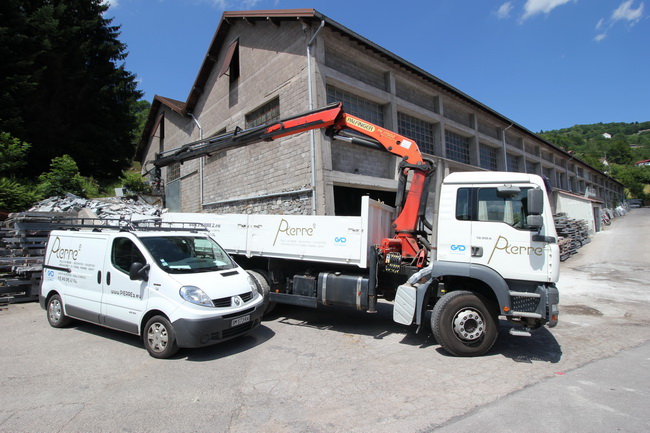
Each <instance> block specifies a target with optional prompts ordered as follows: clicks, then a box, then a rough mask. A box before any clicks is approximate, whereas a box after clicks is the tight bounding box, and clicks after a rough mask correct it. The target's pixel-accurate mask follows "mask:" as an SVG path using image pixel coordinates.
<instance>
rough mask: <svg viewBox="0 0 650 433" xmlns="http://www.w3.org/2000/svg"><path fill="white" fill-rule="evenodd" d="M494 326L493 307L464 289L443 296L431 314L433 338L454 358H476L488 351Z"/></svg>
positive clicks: (495, 336) (492, 338) (495, 333)
mask: <svg viewBox="0 0 650 433" xmlns="http://www.w3.org/2000/svg"><path fill="white" fill-rule="evenodd" d="M497 323H498V317H497V312H496V310H495V308H494V306H493V304H492V303H491V302H490V301H488V300H487V299H486V298H484V297H483V296H481V295H478V294H476V293H472V292H469V291H466V290H458V291H454V292H450V293H448V294H446V295H445V296H443V297H442V298H441V299H440V300H439V301H438V302H437V303H436V305H435V307H434V308H433V313H432V314H431V330H432V331H433V336H434V337H435V338H436V340H437V341H438V344H440V345H441V346H442V348H443V349H445V350H446V351H447V352H449V353H450V354H452V355H455V356H480V355H483V354H484V353H485V352H487V351H488V350H490V348H491V347H492V345H493V344H494V342H495V341H496V339H497Z"/></svg>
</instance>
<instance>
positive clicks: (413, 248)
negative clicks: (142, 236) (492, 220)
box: [152, 102, 434, 267]
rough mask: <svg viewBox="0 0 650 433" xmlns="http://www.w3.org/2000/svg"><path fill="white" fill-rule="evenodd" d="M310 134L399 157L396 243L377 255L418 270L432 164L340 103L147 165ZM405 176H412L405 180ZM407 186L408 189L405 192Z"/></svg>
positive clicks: (161, 155) (202, 143) (386, 244)
mask: <svg viewBox="0 0 650 433" xmlns="http://www.w3.org/2000/svg"><path fill="white" fill-rule="evenodd" d="M314 129H324V130H325V133H326V134H327V135H328V136H330V137H332V138H334V139H337V140H343V141H347V142H350V143H353V144H357V145H361V146H365V147H370V148H373V149H380V150H384V151H386V152H389V153H391V154H393V155H396V156H399V157H401V158H402V161H401V162H400V166H399V169H400V179H399V188H398V191H397V200H396V207H397V214H398V215H397V218H396V219H395V220H394V221H393V228H394V230H395V238H391V239H385V240H384V242H383V243H382V245H381V246H380V250H381V251H382V252H383V253H384V254H385V255H386V257H387V260H388V259H389V257H391V255H399V256H400V259H401V260H404V259H407V260H409V261H415V262H416V264H417V265H418V266H420V267H421V266H422V265H423V264H424V263H425V261H426V256H427V251H428V249H429V248H428V243H427V242H426V239H425V238H424V237H423V235H424V234H425V228H429V229H430V228H431V225H430V224H429V223H428V222H427V221H426V218H425V211H426V199H427V194H428V187H429V181H430V178H431V175H432V174H433V172H434V165H433V163H432V162H431V161H426V160H425V159H424V158H423V157H422V154H421V153H420V149H419V148H418V146H417V143H416V142H415V141H414V140H411V139H409V138H407V137H404V136H402V135H400V134H397V133H395V132H393V131H390V130H387V129H385V128H382V127H380V126H378V125H375V124H372V123H370V122H367V121H365V120H363V119H361V118H359V117H356V116H353V115H351V114H348V113H346V112H345V111H344V109H343V104H342V103H340V102H337V103H335V104H331V105H328V106H326V107H323V108H320V109H316V110H313V111H309V112H307V113H303V114H299V115H296V116H293V117H290V118H287V119H283V120H279V121H277V122H273V123H270V124H266V125H261V126H257V127H254V128H250V129H247V130H242V129H239V128H237V129H236V130H235V131H233V132H230V133H226V134H222V135H218V136H215V137H211V138H208V139H205V140H199V141H195V142H192V143H188V144H185V145H183V146H181V147H179V148H176V149H171V150H169V151H166V152H161V153H159V154H157V155H156V159H155V160H154V161H152V163H153V165H154V166H155V167H156V168H157V169H160V168H161V167H165V166H168V165H171V164H173V163H183V162H185V161H190V160H193V159H197V158H200V157H202V156H207V155H210V154H213V153H216V152H220V151H223V150H227V149H231V148H235V147H241V146H246V145H248V144H252V143H258V142H262V141H273V140H277V139H278V138H282V137H287V136H290V135H295V134H300V133H302V132H306V131H311V130H314ZM346 130H351V131H355V132H356V133H358V134H361V135H362V136H364V137H359V136H358V135H357V134H352V135H350V134H345V133H344V132H345V131H346ZM410 173H412V177H411V178H410V179H409V174H410ZM409 181H410V187H409V188H408V189H407V184H408V183H409Z"/></svg>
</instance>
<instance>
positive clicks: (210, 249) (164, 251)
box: [140, 236, 235, 274]
mask: <svg viewBox="0 0 650 433" xmlns="http://www.w3.org/2000/svg"><path fill="white" fill-rule="evenodd" d="M140 240H141V241H142V243H143V244H144V246H145V247H146V248H147V249H148V250H149V252H150V253H151V256H152V257H153V258H154V260H155V262H156V264H157V265H158V266H160V267H161V268H162V269H163V270H165V271H166V272H169V273H177V274H178V273H193V272H211V271H220V270H224V269H233V268H234V267H235V264H234V262H233V261H232V259H231V258H230V256H229V255H228V254H227V253H226V252H225V251H224V250H223V249H222V248H221V247H220V246H219V245H218V244H217V243H216V242H215V241H213V240H212V239H210V238H208V237H199V236H157V237H143V238H140Z"/></svg>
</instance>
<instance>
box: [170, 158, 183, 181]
mask: <svg viewBox="0 0 650 433" xmlns="http://www.w3.org/2000/svg"><path fill="white" fill-rule="evenodd" d="M180 177H181V163H180V162H175V163H173V164H172V165H170V166H169V167H168V168H167V183H169V182H171V181H174V180H176V179H180Z"/></svg>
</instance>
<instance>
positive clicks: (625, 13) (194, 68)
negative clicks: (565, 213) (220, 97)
mask: <svg viewBox="0 0 650 433" xmlns="http://www.w3.org/2000/svg"><path fill="white" fill-rule="evenodd" d="M106 2H107V3H108V4H109V5H110V7H109V10H108V11H107V12H106V14H105V17H106V18H112V19H113V22H112V24H113V25H118V26H120V27H121V29H120V30H121V33H120V36H119V40H120V41H121V42H123V43H125V44H126V45H127V52H128V56H127V58H126V60H125V67H126V69H127V70H129V71H130V72H132V73H134V74H135V75H136V76H137V80H138V86H139V87H138V88H139V90H141V91H142V92H144V99H146V100H148V101H149V102H151V101H152V100H153V98H154V96H155V95H159V96H164V97H167V98H172V99H177V100H180V101H185V100H186V99H187V96H188V95H189V92H190V89H191V86H192V84H193V83H194V80H195V79H196V76H197V74H198V72H199V68H200V66H201V63H202V62H203V58H204V57H205V54H206V52H207V50H208V47H209V44H210V42H211V41H212V37H213V36H214V33H215V31H216V29H217V26H218V25H219V21H220V19H221V15H222V13H223V11H226V10H227V11H241V10H262V9H303V8H313V9H316V10H317V11H318V12H320V13H321V14H323V15H325V16H327V17H328V18H330V19H332V20H334V21H336V22H338V23H339V24H342V25H343V26H345V27H347V28H348V29H350V30H352V31H353V32H355V33H357V34H359V35H361V36H363V37H365V38H366V39H369V40H370V41H372V42H373V43H375V44H377V45H379V46H381V47H383V48H385V49H387V50H388V51H391V52H392V53H394V54H396V55H397V56H399V57H401V58H402V59H404V60H406V61H408V62H410V63H412V64H414V65H416V66H417V67H419V68H421V69H423V70H425V71H427V72H428V73H430V74H432V75H434V76H436V77H437V78H439V79H441V80H443V81H445V82H446V83H448V84H450V85H451V86H453V87H455V88H456V89H458V90H460V91H461V92H463V93H465V94H466V95H468V96H470V97H472V98H473V99H475V100H477V101H479V102H480V103H482V104H484V105H486V106H488V107H490V108H491V109H493V110H494V111H497V112H498V113H500V114H501V115H503V116H505V117H507V118H509V119H510V120H512V121H514V122H515V123H517V124H519V125H521V126H523V127H525V128H527V129H529V130H531V131H533V132H540V131H549V130H553V129H561V128H568V127H570V126H573V125H581V124H591V123H599V122H602V123H610V122H627V123H631V122H645V121H650V0H494V1H492V0H420V1H415V0H401V1H389V0H346V1H343V0H303V1H298V0H106ZM646 2H647V3H648V4H646Z"/></svg>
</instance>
